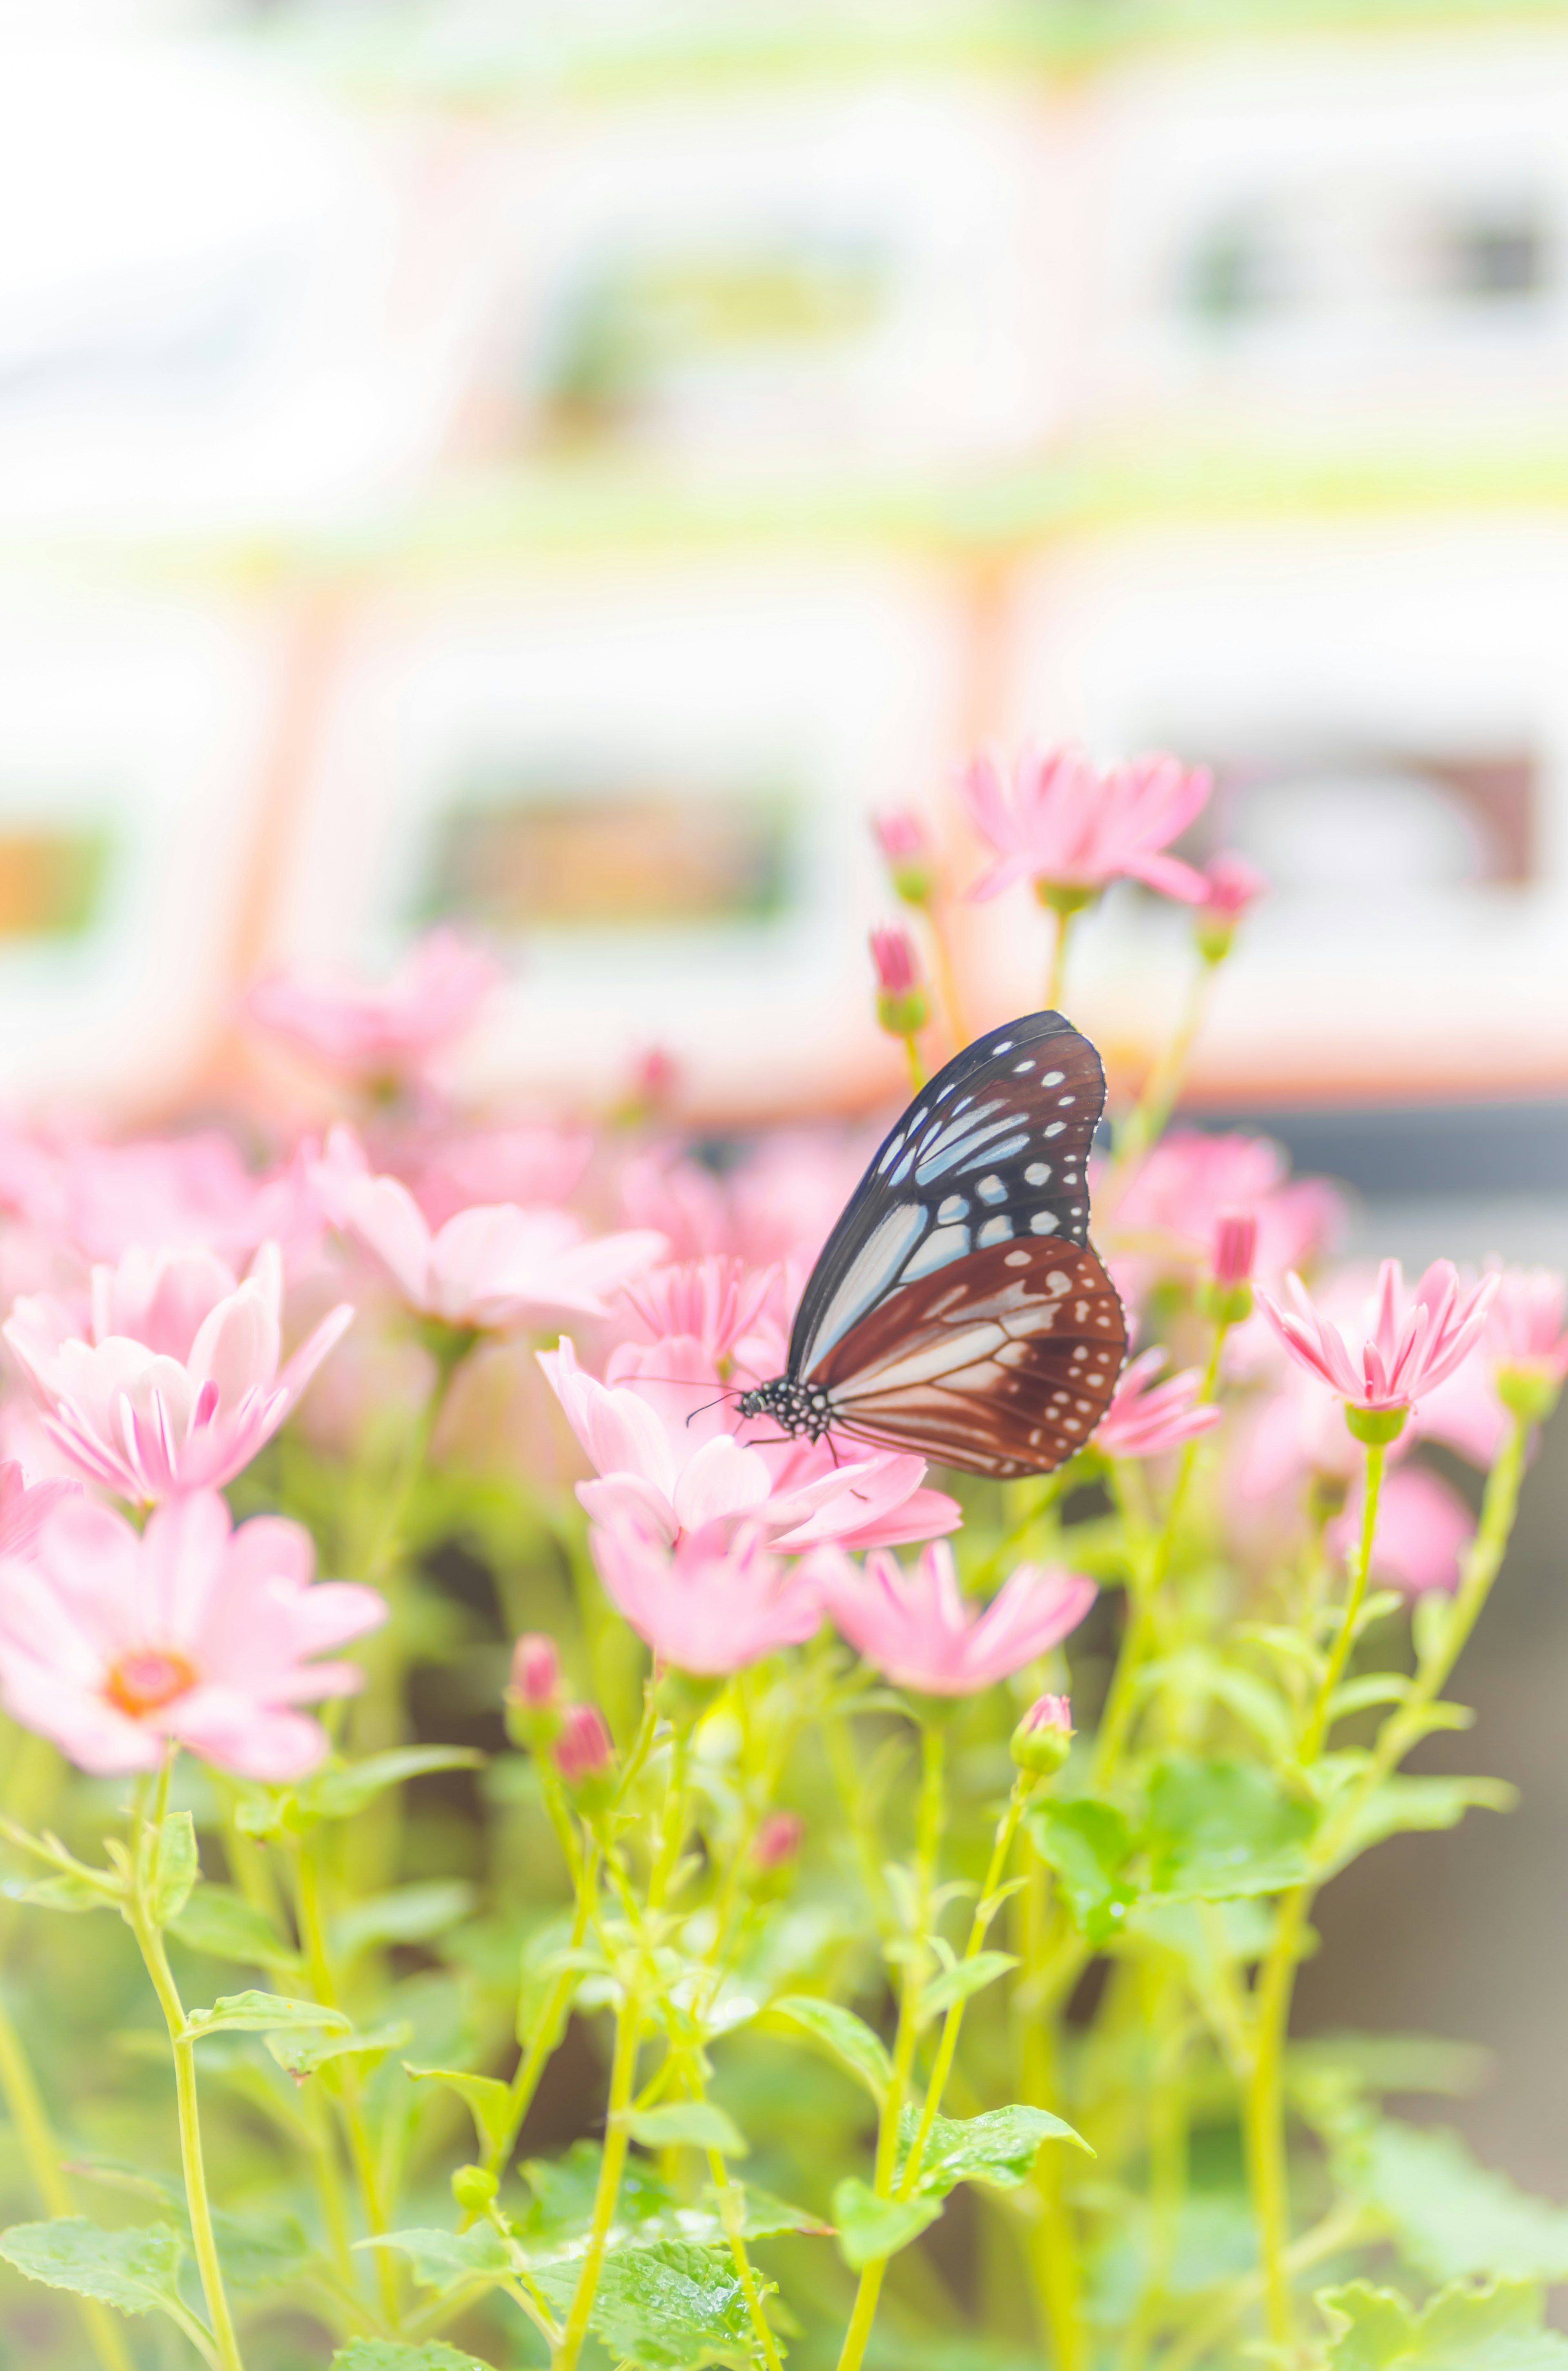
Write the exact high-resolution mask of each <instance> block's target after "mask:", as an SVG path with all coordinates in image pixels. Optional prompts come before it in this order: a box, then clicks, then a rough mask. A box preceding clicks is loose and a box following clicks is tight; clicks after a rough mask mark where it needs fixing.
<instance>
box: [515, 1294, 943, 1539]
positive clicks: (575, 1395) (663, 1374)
mask: <svg viewBox="0 0 1568 2371" xmlns="http://www.w3.org/2000/svg"><path fill="white" fill-rule="evenodd" d="M641 1355H645V1356H646V1357H647V1358H648V1359H649V1360H652V1359H657V1360H658V1362H659V1364H658V1367H657V1370H656V1371H655V1373H654V1374H649V1375H647V1376H639V1375H638V1374H637V1371H636V1364H635V1361H636V1359H637V1358H638V1357H640V1356H641ZM628 1357H629V1359H630V1360H631V1361H632V1363H630V1364H629V1365H628ZM617 1363H618V1364H619V1366H620V1371H621V1372H622V1373H624V1374H626V1375H627V1376H628V1380H627V1381H625V1382H618V1381H615V1380H612V1381H611V1382H609V1383H608V1384H605V1383H601V1382H595V1381H594V1377H593V1376H592V1375H588V1374H584V1373H583V1371H582V1368H581V1367H579V1365H578V1363H577V1354H576V1351H575V1350H574V1348H573V1347H572V1344H571V1340H570V1338H569V1337H568V1336H565V1335H563V1336H561V1341H560V1347H559V1349H557V1350H553V1351H552V1350H544V1351H541V1352H540V1353H539V1364H540V1366H541V1367H542V1368H543V1370H544V1371H545V1373H546V1375H547V1376H548V1380H549V1383H550V1387H551V1389H552V1390H553V1391H554V1393H555V1394H556V1396H557V1398H558V1399H559V1402H560V1404H561V1406H562V1408H563V1409H564V1411H565V1414H566V1419H567V1422H568V1423H569V1424H570V1425H571V1429H572V1431H573V1432H574V1433H575V1434H576V1435H577V1438H578V1440H580V1441H581V1442H582V1447H583V1449H584V1451H585V1452H587V1456H588V1460H589V1463H591V1464H592V1465H593V1467H594V1471H595V1473H596V1474H597V1475H598V1476H599V1479H598V1480H597V1481H594V1482H580V1483H579V1484H578V1486H577V1496H578V1498H580V1499H581V1501H582V1505H583V1506H584V1507H585V1508H586V1509H587V1510H588V1514H589V1516H590V1518H591V1519H592V1521H594V1522H595V1523H602V1524H605V1525H606V1526H609V1527H611V1528H614V1529H617V1530H619V1529H621V1528H624V1527H627V1526H630V1527H632V1528H634V1529H636V1530H638V1531H640V1532H643V1533H644V1534H645V1535H646V1536H647V1537H649V1538H651V1539H654V1540H662V1541H663V1542H665V1543H667V1544H673V1543H674V1542H675V1541H677V1540H679V1539H681V1538H682V1537H683V1536H684V1535H685V1534H686V1532H707V1531H708V1530H709V1527H710V1526H711V1525H713V1524H716V1523H724V1522H731V1523H740V1522H744V1523H746V1524H748V1525H751V1526H753V1527H755V1528H756V1529H757V1530H758V1531H759V1532H763V1533H765V1534H769V1535H771V1544H772V1546H773V1547H774V1548H775V1549H778V1550H779V1551H790V1552H793V1551H797V1550H802V1549H805V1548H809V1547H815V1546H817V1545H819V1544H822V1543H823V1542H824V1541H828V1540H841V1541H844V1542H846V1543H850V1542H852V1543H854V1544H860V1545H866V1546H870V1545H873V1544H882V1543H883V1542H888V1541H903V1540H910V1539H927V1538H928V1537H929V1536H930V1534H931V1533H932V1532H937V1531H951V1530H953V1529H954V1528H955V1526H956V1525H957V1523H958V1521H960V1510H959V1509H958V1507H957V1505H956V1504H955V1503H954V1501H953V1500H952V1499H951V1498H946V1497H945V1496H944V1495H943V1494H942V1492H940V1490H923V1489H921V1487H920V1482H921V1478H922V1476H923V1475H924V1474H925V1471H926V1468H925V1463H924V1461H923V1460H922V1459H920V1458H918V1457H901V1456H894V1455H892V1454H890V1453H889V1452H886V1451H882V1450H877V1451H873V1452H870V1454H869V1455H867V1456H863V1457H857V1458H854V1459H851V1460H848V1461H841V1462H840V1463H838V1464H837V1465H835V1464H834V1463H833V1458H832V1452H830V1451H829V1450H828V1448H827V1445H826V1443H825V1442H819V1443H815V1444H813V1443H810V1442H805V1441H799V1442H797V1441H785V1442H777V1443H769V1444H767V1446H764V1447H756V1446H743V1444H742V1443H741V1442H740V1441H739V1440H737V1439H736V1437H735V1435H734V1434H733V1433H732V1432H731V1431H730V1430H729V1429H728V1427H727V1425H726V1422H725V1416H724V1413H723V1411H722V1400H723V1386H722V1385H721V1383H720V1382H718V1380H717V1378H716V1376H715V1374H714V1371H713V1368H712V1366H711V1365H710V1364H709V1361H708V1360H707V1359H704V1358H703V1357H702V1355H701V1353H700V1351H699V1350H698V1347H697V1345H696V1344H695V1343H694V1342H692V1341H691V1340H690V1339H689V1338H686V1339H682V1338H681V1337H678V1336H677V1337H674V1338H673V1339H671V1340H668V1341H664V1342H661V1343H658V1344H655V1345H653V1346H652V1347H651V1348H650V1349H649V1350H648V1351H647V1352H646V1353H645V1354H639V1353H636V1352H634V1351H631V1350H630V1346H627V1347H624V1348H623V1349H622V1350H621V1351H618V1352H617V1354H616V1358H615V1359H614V1360H612V1378H613V1377H614V1374H615V1371H616V1367H617ZM655 1375H656V1378H657V1379H656V1380H655ZM705 1401H706V1402H707V1403H708V1405H704V1403H705ZM688 1418H689V1421H688Z"/></svg>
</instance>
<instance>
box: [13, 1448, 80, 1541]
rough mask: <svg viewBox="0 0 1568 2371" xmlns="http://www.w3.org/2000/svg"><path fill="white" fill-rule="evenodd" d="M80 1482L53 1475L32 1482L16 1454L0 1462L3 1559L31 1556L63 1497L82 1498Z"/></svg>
mask: <svg viewBox="0 0 1568 2371" xmlns="http://www.w3.org/2000/svg"><path fill="white" fill-rule="evenodd" d="M81 1495H82V1486H81V1484H80V1483H79V1482H66V1481H63V1480H59V1479H50V1480H46V1481H42V1482H33V1483H30V1484H29V1482H28V1480H27V1479H26V1477H25V1475H24V1474H23V1472H22V1468H21V1465H20V1464H19V1463H18V1462H17V1459H16V1458H14V1457H7V1458H6V1461H5V1463H4V1464H0V1560H3V1559H4V1558H6V1556H31V1554H32V1552H33V1550H34V1548H35V1546H36V1545H37V1544H38V1535H39V1532H40V1529H41V1527H42V1524H43V1521H44V1519H45V1517H46V1516H48V1515H52V1513H53V1512H54V1509H55V1508H56V1507H58V1506H59V1505H60V1503H61V1501H62V1500H63V1499H64V1498H80V1497H81Z"/></svg>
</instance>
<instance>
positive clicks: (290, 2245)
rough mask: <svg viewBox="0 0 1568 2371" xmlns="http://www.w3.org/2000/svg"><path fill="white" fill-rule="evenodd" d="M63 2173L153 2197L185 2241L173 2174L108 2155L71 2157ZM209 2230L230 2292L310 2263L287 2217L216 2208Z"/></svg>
mask: <svg viewBox="0 0 1568 2371" xmlns="http://www.w3.org/2000/svg"><path fill="white" fill-rule="evenodd" d="M65 2171H66V2172H67V2173H72V2174H75V2175H76V2176H77V2177H78V2179H83V2180H88V2181H100V2182H102V2183H103V2185H104V2187H105V2188H106V2189H108V2190H123V2191H128V2192H130V2193H131V2195H132V2196H133V2197H137V2198H156V2200H157V2202H158V2203H159V2205H160V2206H165V2207H172V2209H173V2210H174V2212H175V2213H176V2214H177V2215H179V2219H180V2223H181V2226H183V2227H184V2229H185V2231H186V2234H187V2238H189V2232H190V2222H189V2216H188V2213H187V2208H186V2203H185V2184H184V2183H183V2181H181V2180H180V2179H179V2176H178V2175H170V2174H167V2173H152V2172H149V2171H148V2170H147V2169H146V2168H145V2167H144V2166H139V2165H131V2164H128V2163H127V2162H126V2160H125V2159H124V2158H123V2157H78V2158H75V2159H73V2160H72V2162H71V2163H70V2164H68V2165H67V2166H66V2168H65ZM213 2231H214V2233H215V2235H216V2238H217V2242H218V2255H219V2258H220V2259H221V2261H222V2263H223V2268H224V2278H225V2281H226V2282H227V2283H228V2284H229V2285H230V2286H231V2287H232V2288H240V2289H254V2288H268V2287H273V2286H276V2285H277V2284H279V2283H280V2282H282V2281H289V2280H292V2279H293V2278H294V2274H295V2273H297V2272H298V2271H299V2270H300V2268H301V2266H302V2265H304V2264H306V2263H307V2262H308V2261H309V2260H310V2254H311V2249H310V2242H309V2240H308V2239H307V2238H306V2236H305V2233H304V2232H303V2231H302V2230H301V2228H300V2226H299V2225H298V2223H297V2222H295V2220H294V2216H293V2215H255V2214H252V2215H225V2213H224V2211H223V2210H222V2208H221V2207H219V2208H215V2209H214V2210H213Z"/></svg>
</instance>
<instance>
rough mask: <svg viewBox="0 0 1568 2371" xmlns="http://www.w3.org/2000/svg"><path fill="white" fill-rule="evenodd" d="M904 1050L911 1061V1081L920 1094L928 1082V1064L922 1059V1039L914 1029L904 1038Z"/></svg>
mask: <svg viewBox="0 0 1568 2371" xmlns="http://www.w3.org/2000/svg"><path fill="white" fill-rule="evenodd" d="M904 1051H905V1055H906V1056H907V1058H908V1062H909V1083H910V1085H911V1086H912V1087H913V1088H914V1090H915V1092H916V1093H917V1094H918V1093H919V1092H920V1090H921V1088H922V1087H923V1086H924V1085H925V1083H926V1065H925V1063H924V1062H923V1061H922V1060H921V1059H920V1041H919V1039H918V1038H917V1036H916V1035H915V1032H914V1031H913V1030H911V1031H910V1032H909V1035H907V1036H906V1037H905V1039H904Z"/></svg>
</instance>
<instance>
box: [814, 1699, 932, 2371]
mask: <svg viewBox="0 0 1568 2371" xmlns="http://www.w3.org/2000/svg"><path fill="white" fill-rule="evenodd" d="M920 1764H921V1769H920V1802H919V1809H918V1810H917V1814H916V1824H915V1925H914V1932H913V1934H912V1935H911V1937H910V1947H911V1948H910V1950H909V1954H908V1957H907V1958H906V1960H905V1963H904V1979H903V1983H902V1984H901V1986H900V1989H899V2002H898V2030H897V2033H896V2034H895V2036H894V2045H893V2073H892V2076H891V2077H890V2078H889V2081H888V2086H887V2091H886V2094H885V2096H884V2098H883V2100H882V2113H881V2117H880V2120H879V2122H878V2125H877V2155H876V2167H875V2171H874V2173H873V2176H872V2183H871V2186H872V2189H873V2190H874V2192H875V2193H876V2195H877V2196H878V2197H879V2198H891V2197H892V2196H893V2176H894V2166H895V2164H896V2161H897V2155H898V2124H899V2118H900V2116H901V2114H902V2113H903V2109H904V2101H905V2096H906V2094H907V2092H908V2088H909V2077H910V2075H911V2073H912V2072H913V2069H914V2065H915V2048H916V2044H917V2041H919V2038H920V1995H921V1994H922V1993H923V1992H924V1990H925V1987H926V1975H927V1969H928V1961H929V1958H930V1950H929V1942H930V1925H931V1892H932V1884H933V1880H934V1879H935V1876H936V1868H937V1855H938V1852H939V1850H940V1845H941V1835H942V1815H943V1810H944V1802H945V1783H944V1782H945V1775H946V1772H945V1764H946V1741H945V1738H944V1734H943V1731H942V1729H941V1727H940V1724H939V1723H938V1722H937V1721H934V1720H929V1721H926V1722H925V1723H923V1724H922V1727H921V1731H920ZM886 2272H887V2258H886V2257H885V2256H878V2257H875V2258H874V2259H873V2260H872V2261H871V2262H870V2263H869V2264H868V2265H867V2266H866V2267H865V2269H864V2271H863V2272H862V2273H861V2274H860V2284H859V2288H858V2289H857V2290H856V2292H855V2306H854V2310H853V2312H852V2313H851V2315H850V2317H849V2327H848V2329H847V2331H846V2332H845V2335H844V2344H843V2348H842V2350H841V2351H840V2354H839V2357H838V2371H859V2366H860V2365H861V2363H862V2361H863V2360H864V2357H865V2353H866V2348H867V2346H868V2344H869V2343H870V2335H871V2326H872V2324H873V2322H874V2321H875V2320H876V2315H877V2302H878V2299H879V2298H880V2297H881V2296H882V2279H883V2276H884V2275H885V2273H886Z"/></svg>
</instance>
